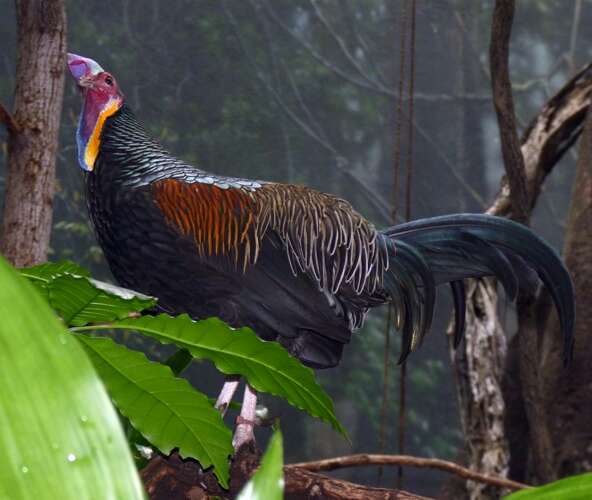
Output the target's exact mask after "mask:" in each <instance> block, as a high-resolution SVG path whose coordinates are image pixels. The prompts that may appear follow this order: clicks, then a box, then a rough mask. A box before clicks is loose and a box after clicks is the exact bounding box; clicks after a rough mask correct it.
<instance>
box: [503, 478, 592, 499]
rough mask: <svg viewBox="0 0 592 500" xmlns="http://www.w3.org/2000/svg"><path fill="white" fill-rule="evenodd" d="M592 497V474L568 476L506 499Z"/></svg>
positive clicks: (519, 492)
mask: <svg viewBox="0 0 592 500" xmlns="http://www.w3.org/2000/svg"><path fill="white" fill-rule="evenodd" d="M590 498H592V474H591V473H589V472H588V473H585V474H578V475H577V476H571V477H566V478H564V479H560V480H559V481H554V482H552V483H549V484H545V485H543V486H539V487H537V488H528V489H525V490H520V491H517V492H516V493H513V494H511V495H508V496H506V497H504V500H589V499H590Z"/></svg>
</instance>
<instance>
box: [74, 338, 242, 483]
mask: <svg viewBox="0 0 592 500" xmlns="http://www.w3.org/2000/svg"><path fill="white" fill-rule="evenodd" d="M77 338H78V340H79V341H80V342H81V343H82V344H83V345H84V347H85V348H86V351H87V353H88V355H89V357H90V359H91V361H92V362H93V364H94V365H95V368H96V370H97V371H98V373H99V374H100V376H101V379H102V380H103V382H104V383H105V385H106V386H107V391H108V392H109V395H110V396H111V398H112V399H113V401H114V402H115V404H116V406H117V407H118V408H119V410H120V411H121V413H122V414H123V415H125V416H126V417H127V418H128V419H129V420H130V422H131V423H132V425H133V426H134V428H135V429H136V430H138V431H139V432H140V433H142V435H143V436H144V437H145V438H146V439H147V440H148V441H150V443H152V444H153V445H154V446H156V447H157V448H159V449H160V451H161V452H163V453H164V454H166V455H168V454H169V453H170V452H171V451H172V450H173V448H179V453H180V454H181V456H183V457H192V458H195V459H197V460H198V461H199V463H200V464H201V466H202V467H203V468H204V469H207V468H208V467H210V466H212V465H213V466H214V473H215V474H216V477H217V478H218V480H219V481H220V484H221V485H222V486H223V487H225V488H227V487H228V475H229V470H228V457H229V456H230V455H231V454H232V452H233V449H232V435H231V432H230V430H229V429H228V428H227V427H226V426H225V425H224V422H223V420H222V416H221V415H220V412H219V411H218V410H216V409H215V408H214V407H213V406H212V404H211V403H210V401H209V399H208V398H207V397H206V396H205V395H204V394H202V393H200V392H198V391H196V390H195V389H194V388H193V387H191V385H189V383H188V382H187V381H186V380H184V379H180V378H176V377H175V376H174V375H173V372H172V371H171V369H170V368H169V367H168V366H165V365H161V364H160V363H155V362H153V361H149V360H148V359H147V358H146V356H144V354H142V353H141V352H137V351H132V350H130V349H128V348H126V347H124V346H121V345H119V344H116V343H115V342H113V341H112V340H111V339H110V338H106V337H86V336H84V335H78V336H77Z"/></svg>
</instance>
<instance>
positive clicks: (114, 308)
mask: <svg viewBox="0 0 592 500" xmlns="http://www.w3.org/2000/svg"><path fill="white" fill-rule="evenodd" d="M21 274H22V275H23V276H25V277H27V278H28V279H29V280H30V281H31V282H32V283H33V284H34V285H35V286H36V287H37V288H38V290H39V291H40V292H41V293H42V294H43V296H44V297H45V298H46V299H47V301H48V302H49V304H50V305H51V307H53V309H54V310H55V311H57V312H58V314H59V315H60V316H61V318H62V319H63V320H64V323H65V324H66V325H68V326H82V325H86V324H88V323H101V322H107V321H113V320H116V319H123V318H125V317H127V316H129V313H134V312H139V311H143V310H145V309H148V308H150V307H152V306H153V305H154V304H155V303H156V299H154V298H153V297H149V296H147V295H143V294H141V293H138V292H134V291H132V290H128V289H127V288H122V287H119V286H115V285H111V284H109V283H104V282H102V281H98V280H94V279H92V278H90V277H89V275H88V271H86V270H85V269H83V268H81V267H79V266H77V265H76V264H74V263H73V262H69V261H64V262H55V263H54V262H48V263H46V264H41V265H39V266H34V267H29V268H25V269H21Z"/></svg>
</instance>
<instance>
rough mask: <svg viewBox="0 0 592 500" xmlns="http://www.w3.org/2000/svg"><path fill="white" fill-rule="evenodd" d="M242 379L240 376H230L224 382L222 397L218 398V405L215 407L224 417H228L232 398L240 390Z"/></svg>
mask: <svg viewBox="0 0 592 500" xmlns="http://www.w3.org/2000/svg"><path fill="white" fill-rule="evenodd" d="M240 379H241V378H240V376H239V375H228V376H227V377H226V380H225V381H224V385H223V386H222V390H221V391H220V395H219V396H218V399H217V400H216V404H215V405H214V406H215V407H216V409H217V410H220V413H222V416H224V415H226V411H227V410H228V407H229V406H230V402H231V401H232V397H233V396H234V393H235V392H236V389H237V388H238V384H239V382H240Z"/></svg>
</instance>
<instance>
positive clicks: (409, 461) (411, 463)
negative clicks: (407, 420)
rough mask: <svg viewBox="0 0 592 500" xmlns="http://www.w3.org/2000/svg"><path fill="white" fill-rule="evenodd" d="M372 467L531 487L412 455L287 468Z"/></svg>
mask: <svg viewBox="0 0 592 500" xmlns="http://www.w3.org/2000/svg"><path fill="white" fill-rule="evenodd" d="M372 465H396V466H400V465H403V466H408V467H419V468H428V469H438V470H442V471H445V472H449V473H451V474H456V475H457V476H460V477H462V478H465V479H470V480H471V481H478V482H480V483H485V484H490V485H493V486H497V487H499V488H509V489H511V490H520V489H524V488H530V487H531V486H529V485H527V484H523V483H518V482H516V481H512V480H510V479H504V478H501V477H493V476H489V475H487V474H481V473H479V472H475V471H472V470H470V469H467V468H466V467H463V466H461V465H458V464H455V463H454V462H449V461H447V460H442V459H439V458H419V457H413V456H410V455H377V454H365V453H360V454H357V455H347V456H343V457H335V458H327V459H324V460H316V461H314V462H302V463H297V464H290V465H288V466H286V468H302V469H306V470H309V471H314V472H319V471H328V470H335V469H343V468H346V467H366V466H372Z"/></svg>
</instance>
